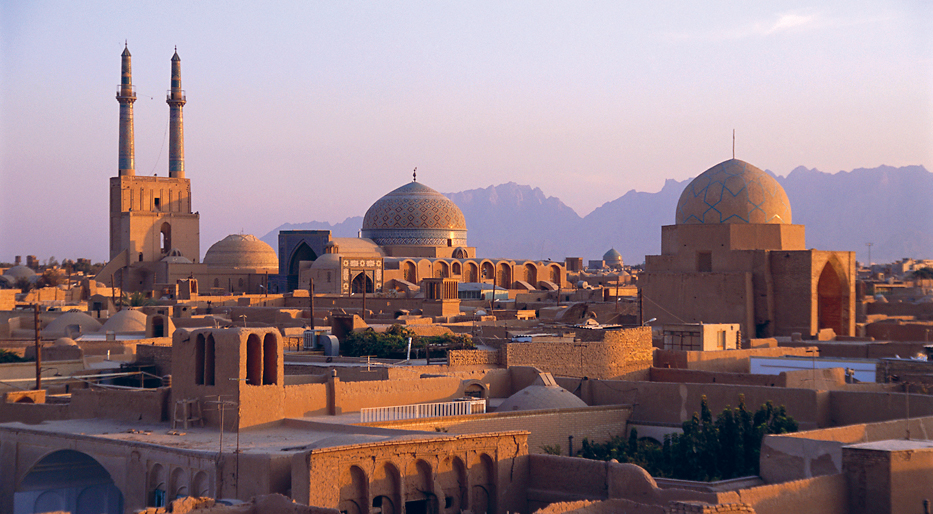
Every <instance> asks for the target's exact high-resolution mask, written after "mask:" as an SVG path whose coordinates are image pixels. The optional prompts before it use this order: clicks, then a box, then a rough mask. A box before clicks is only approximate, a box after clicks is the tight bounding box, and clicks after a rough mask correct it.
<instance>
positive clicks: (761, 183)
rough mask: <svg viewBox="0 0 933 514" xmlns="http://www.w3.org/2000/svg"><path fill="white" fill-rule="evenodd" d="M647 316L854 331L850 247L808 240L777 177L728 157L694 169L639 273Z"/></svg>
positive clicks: (746, 332)
mask: <svg viewBox="0 0 933 514" xmlns="http://www.w3.org/2000/svg"><path fill="white" fill-rule="evenodd" d="M639 282H640V286H641V290H642V309H643V311H642V312H643V316H644V318H645V319H651V318H656V319H657V320H658V323H659V324H673V323H698V322H703V323H734V322H736V321H738V322H740V324H741V330H742V335H743V337H772V336H790V335H792V334H794V333H800V334H801V335H803V336H813V335H817V334H819V333H820V332H821V331H824V330H827V329H831V330H832V331H833V332H834V333H835V334H836V335H841V336H853V335H855V252H836V251H821V250H814V249H807V247H806V238H805V227H804V226H803V225H794V224H792V218H791V204H790V200H789V199H788V197H787V194H786V193H785V192H784V189H783V188H782V187H781V185H780V184H778V182H777V181H776V180H775V179H774V178H773V177H771V176H770V175H768V174H767V173H765V172H764V171H762V170H760V169H758V168H756V167H755V166H753V165H751V164H749V163H747V162H744V161H741V160H738V159H731V160H728V161H725V162H722V163H720V164H717V165H716V166H713V167H712V168H710V169H708V170H706V171H705V172H704V173H702V174H701V175H699V176H698V177H697V178H695V179H694V180H693V181H692V182H691V183H690V184H689V185H688V186H687V187H686V188H685V189H684V191H683V193H682V194H681V196H680V200H679V202H678V204H677V211H676V224H674V225H667V226H664V227H661V255H648V256H646V258H645V273H644V274H643V275H642V277H641V278H640V280H639Z"/></svg>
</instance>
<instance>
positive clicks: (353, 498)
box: [337, 465, 369, 514]
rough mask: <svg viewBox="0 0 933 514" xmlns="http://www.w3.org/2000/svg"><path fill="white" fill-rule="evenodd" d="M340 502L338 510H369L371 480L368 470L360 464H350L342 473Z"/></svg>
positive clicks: (349, 511) (347, 511) (359, 511)
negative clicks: (369, 479) (368, 478)
mask: <svg viewBox="0 0 933 514" xmlns="http://www.w3.org/2000/svg"><path fill="white" fill-rule="evenodd" d="M339 485H340V502H339V503H338V505H337V510H339V511H341V512H346V513H347V514H349V513H351V512H358V513H363V512H367V511H368V509H366V507H368V506H369V481H368V480H367V478H366V472H365V471H363V469H362V468H360V467H359V466H356V465H354V466H350V467H349V468H348V469H346V470H345V471H344V472H343V473H341V474H340V483H339Z"/></svg>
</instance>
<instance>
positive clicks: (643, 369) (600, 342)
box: [503, 327, 654, 380]
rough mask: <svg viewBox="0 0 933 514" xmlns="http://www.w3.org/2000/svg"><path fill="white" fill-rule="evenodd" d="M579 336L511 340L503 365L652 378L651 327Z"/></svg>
mask: <svg viewBox="0 0 933 514" xmlns="http://www.w3.org/2000/svg"><path fill="white" fill-rule="evenodd" d="M578 336H580V338H581V341H579V342H550V343H509V344H507V345H506V347H505V351H504V354H505V359H504V362H503V364H504V365H505V366H506V367H512V366H534V367H536V368H538V369H540V370H541V371H545V372H548V373H551V374H552V375H555V376H566V377H591V378H601V379H610V378H625V379H628V380H645V379H646V378H647V377H648V368H649V367H651V362H652V354H653V352H654V348H653V347H652V346H651V329H650V327H639V328H633V329H624V330H612V331H581V332H580V333H578ZM587 339H597V340H587Z"/></svg>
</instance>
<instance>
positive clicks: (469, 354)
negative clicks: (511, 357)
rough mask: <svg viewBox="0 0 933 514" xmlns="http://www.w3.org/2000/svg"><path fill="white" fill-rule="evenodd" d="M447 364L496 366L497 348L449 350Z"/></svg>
mask: <svg viewBox="0 0 933 514" xmlns="http://www.w3.org/2000/svg"><path fill="white" fill-rule="evenodd" d="M447 365H448V366H498V365H499V350H451V351H449V352H447Z"/></svg>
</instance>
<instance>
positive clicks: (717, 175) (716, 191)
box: [677, 159, 791, 225]
mask: <svg viewBox="0 0 933 514" xmlns="http://www.w3.org/2000/svg"><path fill="white" fill-rule="evenodd" d="M715 223H787V224H790V223H791V212H790V200H788V198H787V193H785V192H784V188H783V187H781V184H778V181H777V180H775V179H774V177H772V176H771V175H769V174H767V173H765V172H764V171H761V170H760V169H758V168H756V167H755V166H752V165H751V164H749V163H747V162H745V161H740V160H738V159H731V160H728V161H725V162H721V163H719V164H717V165H715V166H713V167H712V168H710V169H708V170H706V171H704V172H703V173H702V174H701V175H700V176H699V177H697V178H695V179H693V181H692V182H690V184H689V185H688V186H687V187H686V189H684V192H683V193H681V195H680V201H678V202H677V224H678V225H682V224H715Z"/></svg>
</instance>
